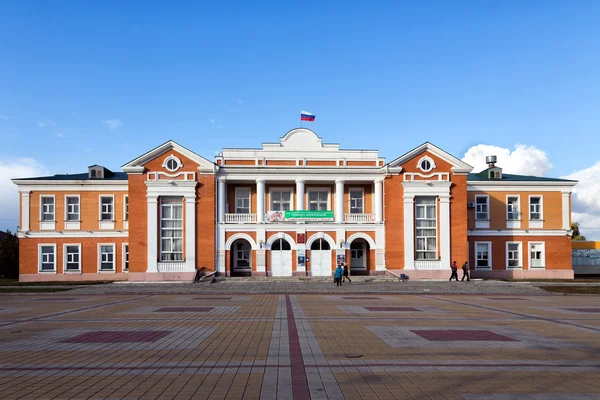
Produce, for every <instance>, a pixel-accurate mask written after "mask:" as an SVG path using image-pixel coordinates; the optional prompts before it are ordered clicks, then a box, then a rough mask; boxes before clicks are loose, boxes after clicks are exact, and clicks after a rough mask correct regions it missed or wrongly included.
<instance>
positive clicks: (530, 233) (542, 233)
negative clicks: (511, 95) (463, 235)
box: [467, 229, 570, 237]
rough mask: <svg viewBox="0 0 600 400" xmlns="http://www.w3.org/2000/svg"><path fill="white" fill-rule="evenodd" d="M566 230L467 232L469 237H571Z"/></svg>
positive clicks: (483, 230)
mask: <svg viewBox="0 0 600 400" xmlns="http://www.w3.org/2000/svg"><path fill="white" fill-rule="evenodd" d="M569 232H570V231H569V230H566V229H498V230H492V229H481V230H479V229H477V230H470V231H468V232H467V235H468V236H478V237H479V236H569Z"/></svg>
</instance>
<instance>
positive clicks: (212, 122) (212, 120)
mask: <svg viewBox="0 0 600 400" xmlns="http://www.w3.org/2000/svg"><path fill="white" fill-rule="evenodd" d="M215 121H216V120H215V119H214V118H211V119H209V120H208V122H210V123H211V124H214V123H215Z"/></svg>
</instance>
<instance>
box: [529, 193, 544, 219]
mask: <svg viewBox="0 0 600 400" xmlns="http://www.w3.org/2000/svg"><path fill="white" fill-rule="evenodd" d="M529 220H531V221H541V220H542V197H541V196H531V197H530V198H529Z"/></svg>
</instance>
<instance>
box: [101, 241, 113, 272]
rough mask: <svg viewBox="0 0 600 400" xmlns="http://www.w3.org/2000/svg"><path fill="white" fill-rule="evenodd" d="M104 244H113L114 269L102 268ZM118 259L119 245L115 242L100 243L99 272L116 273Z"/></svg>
mask: <svg viewBox="0 0 600 400" xmlns="http://www.w3.org/2000/svg"><path fill="white" fill-rule="evenodd" d="M102 246H112V248H113V260H112V269H110V270H109V269H102V252H101V251H102ZM116 259H117V246H116V245H115V244H114V243H98V273H100V274H109V273H110V274H114V273H115V272H116Z"/></svg>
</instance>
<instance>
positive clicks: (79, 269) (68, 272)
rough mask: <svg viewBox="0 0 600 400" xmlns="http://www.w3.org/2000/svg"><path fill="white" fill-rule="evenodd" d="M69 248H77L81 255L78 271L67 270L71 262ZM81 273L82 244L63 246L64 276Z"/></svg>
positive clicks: (66, 244)
mask: <svg viewBox="0 0 600 400" xmlns="http://www.w3.org/2000/svg"><path fill="white" fill-rule="evenodd" d="M67 246H75V247H77V248H78V249H79V250H78V254H79V263H78V264H79V267H78V268H77V269H72V270H67V263H68V262H69V258H68V254H67ZM80 273H81V243H65V244H63V274H80Z"/></svg>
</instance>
